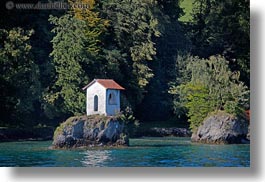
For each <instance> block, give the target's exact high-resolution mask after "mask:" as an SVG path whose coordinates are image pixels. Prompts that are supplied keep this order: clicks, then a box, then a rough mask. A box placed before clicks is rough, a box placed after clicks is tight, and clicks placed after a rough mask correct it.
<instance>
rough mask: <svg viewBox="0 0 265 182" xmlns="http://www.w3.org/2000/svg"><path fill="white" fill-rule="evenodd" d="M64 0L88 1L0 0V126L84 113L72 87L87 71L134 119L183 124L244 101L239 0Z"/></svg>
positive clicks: (246, 72) (244, 41)
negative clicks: (53, 4)
mask: <svg viewBox="0 0 265 182" xmlns="http://www.w3.org/2000/svg"><path fill="white" fill-rule="evenodd" d="M20 2H24V3H37V2H38V1H34V0H27V1H20ZM39 2H43V3H45V2H46V1H39ZM65 2H67V3H69V5H73V4H75V3H80V4H81V3H83V4H88V5H89V6H87V7H86V8H78V7H75V6H70V7H71V8H70V9H51V10H47V9H27V10H26V9H16V8H13V9H8V8H6V1H1V11H0V13H1V16H0V21H1V22H0V26H1V27H0V39H1V44H0V65H1V66H0V70H1V74H0V87H1V88H0V90H1V92H0V94H1V95H0V99H1V101H0V102H1V106H0V107H1V108H0V111H1V117H0V126H9V127H14V126H20V127H21V126H36V125H47V126H57V125H58V123H59V122H61V121H63V120H64V119H66V118H67V117H69V116H72V115H79V114H84V113H85V93H84V91H83V90H82V89H81V88H82V87H83V86H85V85H86V84H88V83H89V82H90V81H92V80H93V79H94V78H111V79H114V80H115V81H117V82H118V83H119V84H121V85H122V86H123V87H125V88H126V91H124V92H123V93H122V98H121V100H122V109H124V108H126V107H128V106H129V107H130V108H132V110H133V111H134V115H135V117H136V118H137V119H139V120H140V121H141V122H152V121H167V120H170V119H171V120H172V119H175V120H176V122H178V121H180V120H187V119H189V121H190V122H191V128H192V129H193V128H196V127H197V126H198V122H199V121H200V120H201V119H203V118H204V117H205V116H206V115H207V114H208V113H210V112H211V111H214V110H225V111H227V112H230V113H240V112H242V111H243V110H246V109H249V86H250V65H249V64H250V52H249V51H250V43H249V42H250V40H249V35H250V32H249V31H250V30H249V26H250V22H249V20H250V9H249V0H223V1H219V0H101V1H99V0H68V1H65Z"/></svg>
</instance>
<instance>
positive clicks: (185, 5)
mask: <svg viewBox="0 0 265 182" xmlns="http://www.w3.org/2000/svg"><path fill="white" fill-rule="evenodd" d="M193 4H194V0H181V1H180V7H181V8H182V9H183V11H184V13H183V15H182V16H181V17H180V18H179V21H181V22H191V21H192V9H193Z"/></svg>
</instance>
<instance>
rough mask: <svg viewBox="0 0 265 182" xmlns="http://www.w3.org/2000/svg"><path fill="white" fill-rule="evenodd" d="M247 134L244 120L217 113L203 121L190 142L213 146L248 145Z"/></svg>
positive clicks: (246, 124)
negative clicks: (211, 144) (212, 144)
mask: <svg viewBox="0 0 265 182" xmlns="http://www.w3.org/2000/svg"><path fill="white" fill-rule="evenodd" d="M247 133H248V122H247V121H246V120H245V119H243V118H237V117H234V116H232V115H230V114H227V113H224V112H219V113H217V114H216V115H213V116H210V117H208V118H207V119H205V120H204V122H203V124H202V125H201V126H200V127H199V128H198V130H197V131H196V132H194V133H193V134H192V137H191V140H192V141H193V142H200V143H214V144H232V143H248V142H249V141H248V140H247V138H246V136H247Z"/></svg>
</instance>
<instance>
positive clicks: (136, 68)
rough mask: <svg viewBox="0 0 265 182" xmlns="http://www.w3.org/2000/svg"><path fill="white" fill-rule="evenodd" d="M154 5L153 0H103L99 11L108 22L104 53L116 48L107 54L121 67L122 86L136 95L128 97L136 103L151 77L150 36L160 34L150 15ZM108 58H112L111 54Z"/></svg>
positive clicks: (152, 50)
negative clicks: (149, 64)
mask: <svg viewBox="0 0 265 182" xmlns="http://www.w3.org/2000/svg"><path fill="white" fill-rule="evenodd" d="M154 6H155V1H153V0H146V1H139V0H132V1H131V0H113V1H104V2H103V6H102V7H103V8H102V12H104V15H105V16H106V19H108V20H109V21H110V26H109V29H108V30H109V31H108V34H109V36H108V37H106V38H107V39H108V41H110V42H111V44H110V45H109V46H106V50H108V51H106V52H112V51H115V52H113V53H108V56H110V55H111V56H115V60H117V61H116V63H115V64H118V65H119V66H120V67H121V68H124V69H121V70H120V71H121V73H122V74H123V75H124V77H125V78H126V81H125V80H124V83H125V87H126V88H129V90H132V94H134V95H135V94H136V95H137V97H134V99H130V100H131V101H136V103H137V102H138V103H139V101H141V100H142V97H143V96H142V92H143V91H144V88H145V87H146V85H147V84H148V83H149V80H150V78H152V77H153V72H152V70H151V69H150V68H149V66H148V62H149V61H151V60H153V58H154V56H155V55H156V48H155V44H154V41H153V37H158V36H159V35H160V32H159V31H158V21H157V19H156V18H155V17H154V15H153V9H154ZM109 39H110V40H109ZM106 42H107V41H106ZM114 53H115V54H114ZM117 56H118V57H117ZM107 59H108V61H113V59H112V58H110V57H107ZM128 78H129V80H130V81H129V82H128V81H127V80H128ZM135 98H137V100H138V99H139V100H138V101H137V100H135Z"/></svg>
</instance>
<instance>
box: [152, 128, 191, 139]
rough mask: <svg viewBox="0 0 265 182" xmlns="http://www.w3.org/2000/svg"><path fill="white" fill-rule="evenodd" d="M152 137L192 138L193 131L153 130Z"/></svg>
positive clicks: (182, 129) (175, 129)
mask: <svg viewBox="0 0 265 182" xmlns="http://www.w3.org/2000/svg"><path fill="white" fill-rule="evenodd" d="M151 131H152V132H151V133H152V135H151V136H157V137H164V136H175V137H190V136H191V131H190V130H188V129H186V128H151Z"/></svg>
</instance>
